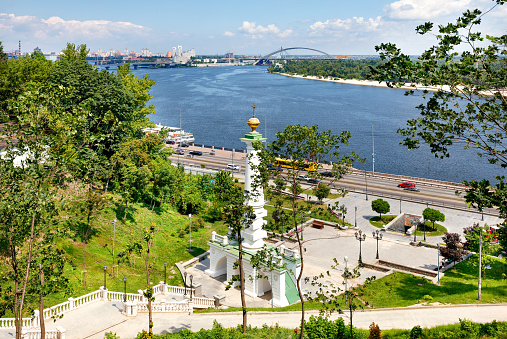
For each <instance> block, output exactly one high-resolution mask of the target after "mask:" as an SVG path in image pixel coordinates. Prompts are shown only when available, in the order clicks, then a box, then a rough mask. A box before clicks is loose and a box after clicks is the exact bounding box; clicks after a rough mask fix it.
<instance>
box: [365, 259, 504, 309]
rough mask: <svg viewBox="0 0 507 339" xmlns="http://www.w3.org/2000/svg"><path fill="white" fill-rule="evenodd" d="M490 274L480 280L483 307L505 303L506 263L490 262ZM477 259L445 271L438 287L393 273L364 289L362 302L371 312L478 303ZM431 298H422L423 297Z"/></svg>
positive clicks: (421, 280)
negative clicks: (432, 304) (429, 304)
mask: <svg viewBox="0 0 507 339" xmlns="http://www.w3.org/2000/svg"><path fill="white" fill-rule="evenodd" d="M492 260H493V263H492V264H491V267H492V268H491V270H486V274H485V276H484V274H483V279H482V303H501V302H507V281H506V280H505V278H504V277H503V276H502V274H505V273H507V265H506V264H505V261H502V260H500V259H492ZM474 263H477V256H476V255H474V256H472V257H470V258H469V259H467V260H465V261H463V262H461V263H459V264H458V265H456V266H455V267H454V268H451V269H450V270H447V271H446V272H445V275H444V277H442V278H441V279H440V286H438V285H434V284H432V283H431V282H430V281H429V280H427V279H425V278H420V277H415V276H413V275H411V274H407V273H399V272H397V273H393V274H390V275H388V276H386V277H384V278H382V279H378V280H376V281H374V282H372V283H371V284H370V286H367V287H365V288H364V289H363V291H362V292H361V299H363V300H364V301H367V302H368V303H369V304H370V305H372V306H373V307H374V308H384V307H403V306H410V305H414V304H417V303H420V302H421V301H425V299H426V300H427V301H429V302H440V303H444V304H447V303H449V304H475V303H480V302H479V301H477V280H478V269H477V267H476V266H475V265H474ZM426 295H427V296H430V297H431V298H425V296H426Z"/></svg>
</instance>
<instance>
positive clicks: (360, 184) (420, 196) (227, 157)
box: [172, 146, 498, 215]
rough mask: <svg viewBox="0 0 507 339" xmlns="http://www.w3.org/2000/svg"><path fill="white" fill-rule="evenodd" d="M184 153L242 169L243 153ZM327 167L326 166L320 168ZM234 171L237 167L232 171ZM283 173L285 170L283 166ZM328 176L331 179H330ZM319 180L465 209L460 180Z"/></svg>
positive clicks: (217, 166)
mask: <svg viewBox="0 0 507 339" xmlns="http://www.w3.org/2000/svg"><path fill="white" fill-rule="evenodd" d="M193 149H195V150H200V151H202V152H203V155H202V156H194V157H192V158H190V157H188V156H187V154H188V152H189V151H190V150H193ZM184 151H185V155H184V156H182V155H180V157H179V161H180V162H181V163H182V164H185V165H189V166H194V167H196V168H200V167H201V164H204V165H205V166H206V168H207V169H211V170H217V171H218V170H226V166H227V164H231V163H234V164H236V165H239V166H240V171H239V173H241V174H244V171H245V162H246V160H245V157H246V154H245V153H234V157H233V156H232V152H230V151H223V150H215V152H216V154H215V155H210V154H209V151H210V149H206V148H204V149H203V148H201V147H195V146H190V147H189V148H188V149H184ZM172 159H174V160H175V161H177V156H176V155H173V156H172ZM327 168H328V166H325V167H324V168H323V169H322V170H321V171H324V170H326V169H327ZM235 173H237V171H235ZM284 173H286V170H284ZM330 179H331V180H330ZM322 181H323V182H324V183H326V184H328V185H331V187H334V188H344V189H346V190H348V191H352V192H357V193H364V194H366V193H367V194H368V195H371V196H372V197H374V198H372V200H373V199H376V198H377V197H386V198H392V199H401V200H402V201H411V202H419V203H421V204H426V203H427V204H428V206H430V207H431V206H433V207H437V208H438V206H442V207H444V206H445V207H450V208H457V209H466V210H468V208H467V206H466V204H465V201H464V199H463V195H464V194H463V193H464V191H465V186H464V185H463V184H461V183H449V182H442V181H437V180H428V179H423V178H408V177H403V176H398V175H390V174H384V173H375V174H374V175H373V174H372V173H371V172H366V176H365V174H364V172H362V171H357V170H354V171H353V172H352V173H350V174H347V175H345V176H344V178H342V179H340V180H333V179H332V178H327V177H323V178H322ZM403 181H411V182H414V183H416V185H417V188H418V189H419V190H420V192H413V191H408V190H404V189H402V188H398V187H397V185H398V184H399V183H400V182H403ZM302 185H303V188H304V189H307V188H311V187H312V185H311V184H308V183H304V182H302ZM456 191H459V192H461V196H457V195H456V193H455V192H456ZM484 212H485V213H486V214H491V215H498V213H497V211H496V210H494V209H486V210H485V211H484Z"/></svg>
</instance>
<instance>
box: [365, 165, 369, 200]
mask: <svg viewBox="0 0 507 339" xmlns="http://www.w3.org/2000/svg"><path fill="white" fill-rule="evenodd" d="M364 184H365V186H366V201H368V179H366V170H364Z"/></svg>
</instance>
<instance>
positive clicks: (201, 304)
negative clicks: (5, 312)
mask: <svg viewBox="0 0 507 339" xmlns="http://www.w3.org/2000/svg"><path fill="white" fill-rule="evenodd" d="M218 238H219V240H218ZM217 240H218V241H222V242H223V241H224V240H225V242H227V236H219V235H217ZM287 251H290V250H287ZM164 288H165V289H166V291H167V292H166V293H167V294H175V295H181V296H183V295H184V294H185V287H182V286H170V285H165V286H164V284H163V283H161V284H158V285H155V286H154V287H153V293H154V295H158V294H162V293H163V291H164ZM191 291H192V294H194V293H195V290H194V289H193V288H190V287H187V288H186V292H187V293H186V298H189V297H190V292H191ZM103 296H105V300H110V301H123V300H124V297H125V293H123V292H114V291H109V290H103V289H99V290H97V291H94V292H91V293H88V294H85V295H83V296H80V297H77V298H75V299H74V298H69V299H68V300H67V301H65V302H63V303H61V304H58V305H54V306H52V307H49V308H46V309H44V312H43V315H44V319H49V318H52V317H57V316H60V315H62V314H64V313H67V312H70V311H72V310H73V309H76V308H79V307H82V306H85V305H88V304H90V303H92V302H95V301H98V300H104V297H103ZM126 297H127V298H126V299H127V301H129V302H133V301H136V302H138V307H139V312H147V311H148V309H147V306H146V305H147V302H146V301H145V300H144V299H145V298H144V297H143V291H142V290H139V291H138V293H127V294H126ZM192 301H193V305H192V306H189V300H188V299H185V300H184V301H181V302H170V303H166V302H164V303H163V304H162V302H157V303H155V302H154V303H152V305H154V306H153V307H154V308H153V309H156V312H192V309H193V307H195V308H208V307H214V306H215V300H214V299H209V298H201V297H192ZM143 305H144V306H143ZM144 310H145V311H144ZM36 319H38V317H36V316H34V317H32V318H23V319H22V321H23V323H22V325H23V328H26V329H31V328H33V327H38V326H39V324H38V320H37V321H36ZM35 322H36V323H35ZM0 328H16V320H15V318H0ZM34 333H35V332H34ZM32 335H36V334H32V332H27V337H25V338H27V339H32V338H39V337H40V333H39V337H32ZM64 336H65V335H63V337H64ZM63 337H62V338H63ZM46 338H48V339H52V338H53V337H49V336H46ZM54 338H56V337H54Z"/></svg>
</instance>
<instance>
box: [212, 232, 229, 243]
mask: <svg viewBox="0 0 507 339" xmlns="http://www.w3.org/2000/svg"><path fill="white" fill-rule="evenodd" d="M211 241H216V242H219V243H221V244H222V245H229V239H228V238H227V236H226V235H219V234H217V232H215V231H213V232H211Z"/></svg>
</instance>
